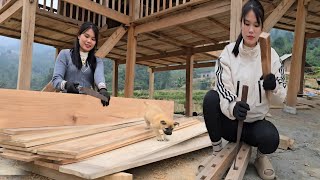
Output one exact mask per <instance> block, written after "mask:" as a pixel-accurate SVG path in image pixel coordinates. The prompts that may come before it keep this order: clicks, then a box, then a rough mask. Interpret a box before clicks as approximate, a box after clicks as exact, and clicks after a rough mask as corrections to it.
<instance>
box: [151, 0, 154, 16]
mask: <svg viewBox="0 0 320 180" xmlns="http://www.w3.org/2000/svg"><path fill="white" fill-rule="evenodd" d="M154 1H155V0H151V14H153V13H154Z"/></svg>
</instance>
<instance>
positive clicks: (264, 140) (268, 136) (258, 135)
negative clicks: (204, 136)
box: [203, 90, 279, 154]
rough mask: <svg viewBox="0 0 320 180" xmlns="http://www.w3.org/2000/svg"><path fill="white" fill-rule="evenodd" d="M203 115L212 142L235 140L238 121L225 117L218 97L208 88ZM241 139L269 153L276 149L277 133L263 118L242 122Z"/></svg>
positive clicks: (277, 142) (262, 151)
mask: <svg viewBox="0 0 320 180" xmlns="http://www.w3.org/2000/svg"><path fill="white" fill-rule="evenodd" d="M203 115H204V120H205V123H206V127H207V130H208V133H209V136H210V139H211V141H212V142H217V141H219V140H220V139H221V138H224V139H225V140H227V141H230V142H236V141H237V127H238V121H237V120H231V119H229V118H228V117H226V116H225V115H224V114H223V113H222V112H221V109H220V99H219V95H218V93H217V92H216V91H214V90H210V91H209V92H207V94H206V95H205V97H204V100H203ZM241 141H243V142H245V143H247V144H249V145H251V146H255V147H258V150H259V151H260V152H261V153H263V154H270V153H273V152H274V151H276V150H277V148H278V145H279V133H278V130H277V128H276V127H275V126H274V125H273V124H272V123H271V122H269V121H267V120H265V119H263V120H259V121H255V122H252V123H247V122H244V123H243V129H242V134H241Z"/></svg>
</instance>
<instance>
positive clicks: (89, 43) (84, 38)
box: [78, 29, 96, 52]
mask: <svg viewBox="0 0 320 180" xmlns="http://www.w3.org/2000/svg"><path fill="white" fill-rule="evenodd" d="M78 39H79V44H80V51H82V52H89V51H90V50H91V49H92V48H94V46H95V45H96V38H95V35H94V32H93V30H92V29H88V30H87V31H85V32H83V33H82V34H80V35H79V36H78Z"/></svg>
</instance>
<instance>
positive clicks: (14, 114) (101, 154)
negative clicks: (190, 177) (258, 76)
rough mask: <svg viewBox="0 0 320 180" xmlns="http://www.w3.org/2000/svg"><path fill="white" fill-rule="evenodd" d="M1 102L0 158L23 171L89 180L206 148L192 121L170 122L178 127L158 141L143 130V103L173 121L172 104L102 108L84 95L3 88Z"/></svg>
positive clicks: (119, 101)
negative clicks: (13, 162)
mask: <svg viewBox="0 0 320 180" xmlns="http://www.w3.org/2000/svg"><path fill="white" fill-rule="evenodd" d="M1 101H2V102H3V103H2V104H4V106H3V108H1V109H0V147H2V149H1V151H2V153H1V154H0V155H1V156H2V157H5V158H9V159H14V160H19V161H24V162H28V163H27V165H28V166H29V169H30V168H31V167H33V166H34V165H36V166H37V167H45V168H48V169H50V170H53V171H55V172H59V173H65V174H72V175H75V176H79V177H81V178H85V179H95V178H100V177H103V176H106V175H109V174H113V173H117V172H120V171H123V170H126V169H130V168H133V167H137V166H141V165H145V164H148V163H151V162H155V161H159V160H162V159H166V158H169V157H173V156H177V155H180V154H184V153H188V152H191V151H194V150H198V149H202V148H204V147H208V146H209V145H210V140H209V138H208V136H207V135H206V128H205V125H204V123H203V122H200V121H199V120H196V119H192V118H184V117H183V118H178V119H175V121H178V122H179V123H180V125H179V126H178V127H176V128H175V130H174V132H173V135H172V136H169V137H168V138H169V141H164V142H160V141H157V140H156V138H155V133H154V132H153V131H152V130H149V129H146V128H145V127H146V124H145V121H144V119H143V115H144V113H145V108H146V107H145V105H144V103H143V102H144V101H148V103H151V104H155V105H158V106H160V107H161V108H162V109H163V111H164V112H165V113H166V114H167V115H168V116H169V117H171V118H173V107H174V106H173V105H174V104H173V102H172V101H162V100H161V101H157V100H142V99H131V98H116V97H113V98H112V100H111V104H110V105H109V106H108V107H102V106H101V104H100V100H99V99H96V98H93V97H90V96H87V95H74V94H63V93H48V92H33V91H20V90H3V89H2V90H0V102H1ZM5 102H6V103H5ZM8 102H10V103H8ZM26 102H28V103H26ZM66 107H67V108H66ZM17 110H18V111H17ZM27 169H28V168H27ZM41 172H43V171H41ZM51 174H52V173H51ZM51 178H54V179H59V178H61V177H51Z"/></svg>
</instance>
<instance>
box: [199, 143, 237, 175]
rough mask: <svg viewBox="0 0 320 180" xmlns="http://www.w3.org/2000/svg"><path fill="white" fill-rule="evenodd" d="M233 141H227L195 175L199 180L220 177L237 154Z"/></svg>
mask: <svg viewBox="0 0 320 180" xmlns="http://www.w3.org/2000/svg"><path fill="white" fill-rule="evenodd" d="M236 147H237V146H236V144H235V143H228V144H227V145H226V146H225V147H224V148H223V149H222V150H221V151H220V152H219V153H218V154H217V156H215V158H213V159H212V160H211V161H210V163H209V166H206V167H205V168H204V169H203V170H202V171H201V172H200V173H199V174H198V175H197V177H196V179H199V180H208V179H222V177H223V175H224V173H225V172H226V171H227V169H228V168H229V167H230V166H231V164H232V161H233V160H234V158H235V156H236V154H237V151H236V150H237V148H236Z"/></svg>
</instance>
